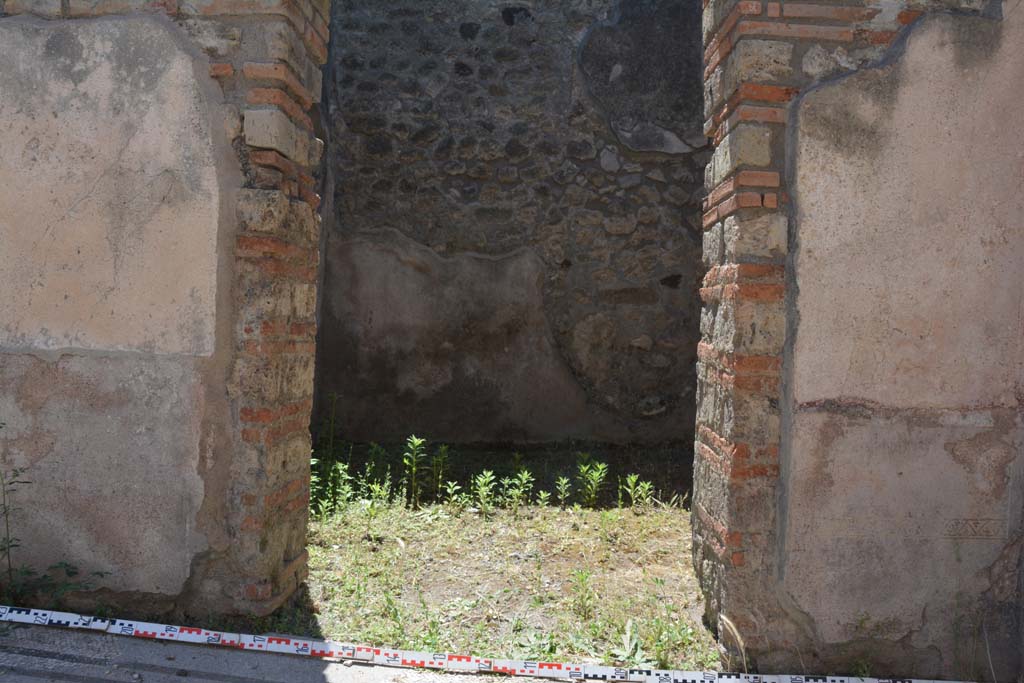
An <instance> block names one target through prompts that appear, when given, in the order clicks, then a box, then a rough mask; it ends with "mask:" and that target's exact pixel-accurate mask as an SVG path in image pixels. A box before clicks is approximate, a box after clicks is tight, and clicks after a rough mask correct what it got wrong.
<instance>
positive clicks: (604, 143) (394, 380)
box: [318, 0, 708, 442]
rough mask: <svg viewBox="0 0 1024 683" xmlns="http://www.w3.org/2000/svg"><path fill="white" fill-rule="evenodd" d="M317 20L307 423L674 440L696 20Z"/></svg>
mask: <svg viewBox="0 0 1024 683" xmlns="http://www.w3.org/2000/svg"><path fill="white" fill-rule="evenodd" d="M332 27H333V28H332V31H333V33H334V35H335V36H336V40H335V42H334V43H333V47H332V52H331V56H330V65H329V74H330V76H329V79H328V83H327V86H328V88H327V91H328V96H327V97H328V103H327V105H328V112H329V119H330V122H329V123H330V126H331V139H332V144H331V152H330V163H331V164H332V173H333V175H334V179H335V183H336V190H335V196H334V197H333V201H334V205H333V210H332V211H331V214H332V220H333V225H332V226H331V227H330V228H329V230H328V234H327V238H326V245H327V246H326V255H325V261H326V271H325V284H324V294H323V300H324V303H323V319H322V329H321V337H320V342H321V343H320V347H319V376H318V392H319V396H320V398H321V399H322V400H321V402H320V405H321V407H322V410H321V416H320V417H321V418H326V416H327V412H328V411H329V410H330V407H331V405H332V404H334V405H336V409H337V415H336V416H335V417H336V423H337V424H338V425H339V430H340V433H341V435H342V436H343V437H345V438H351V439H356V440H396V439H404V438H405V436H407V435H408V434H409V433H417V434H421V433H422V434H425V435H428V436H430V437H431V438H434V439H442V440H446V441H457V442H474V441H489V442H495V441H518V442H530V441H534V442H537V441H551V440H558V439H564V438H570V437H571V438H584V439H595V440H604V441H616V442H632V441H664V440H679V439H683V440H686V441H688V440H689V439H690V438H691V436H692V424H693V408H694V400H693V398H694V397H693V386H694V379H693V374H692V373H693V361H694V353H695V349H696V343H697V339H696V334H697V314H698V307H699V302H698V300H697V285H698V282H699V278H700V275H701V272H702V266H701V264H700V262H699V256H698V255H699V251H700V205H699V203H700V200H701V198H702V193H703V189H702V182H701V175H700V174H701V172H702V170H703V166H704V163H705V162H706V160H707V156H708V151H707V150H706V147H705V146H706V143H707V141H706V138H705V136H704V135H703V132H702V121H701V111H700V100H701V91H700V60H701V55H700V35H699V32H700V28H699V8H698V7H697V6H696V5H695V4H694V3H693V2H688V1H685V0H644V1H643V2H615V1H613V0H600V1H597V2H594V1H592V0H586V1H582V0H564V1H562V2H555V3H552V2H519V3H508V2H493V1H490V0H425V1H420V2H408V3H402V2H378V1H376V0H341V1H339V2H335V3H334V7H333V17H332ZM332 394H337V396H338V399H337V401H336V403H335V402H333V401H331V400H330V399H329V397H330V396H331V395H332Z"/></svg>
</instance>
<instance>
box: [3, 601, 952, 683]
mask: <svg viewBox="0 0 1024 683" xmlns="http://www.w3.org/2000/svg"><path fill="white" fill-rule="evenodd" d="M3 621H6V622H12V623H16V624H32V625H36V626H55V627H59V628H70V629H83V630H89V631H103V632H106V633H108V634H111V635H118V636H130V637H132V638H151V639H153V640H174V641H177V642H181V643H192V644H195V645H215V646H218V647H229V648H233V649H237V650H244V651H246V652H272V653H277V654H288V655H299V656H302V657H314V658H319V659H344V660H351V661H358V662H364V663H367V664H377V665H380V666H393V667H398V668H404V669H433V670H438V671H450V672H454V673H474V674H476V673H496V674H505V675H508V676H528V677H533V678H552V679H557V680H575V681H581V682H583V681H607V682H608V683H620V682H624V683H940V682H939V681H930V680H920V679H909V678H900V679H889V678H855V677H841V676H781V675H780V676H761V675H758V674H737V673H719V672H716V671H677V670H674V669H673V670H663V669H625V668H620V667H614V666H601V665H597V664H570V663H565V662H540V661H528V660H518V659H487V658H484V657H476V656H473V655H463V654H454V653H450V652H417V651H415V650H396V649H391V648H380V647H369V646H366V645H355V644H350V643H336V642H333V641H329V640H310V639H308V638H293V637H290V636H266V635H264V636H257V635H250V634H248V633H225V632H223V631H208V630H206V629H201V628H194V627H190V626H174V625H172V624H152V623H149V622H145V621H126V620H123V619H99V618H97V617H90V616H84V615H81V614H75V613H73V612H56V611H50V610H35V609H27V608H24V607H8V606H6V605H0V622H3ZM941 683H956V682H950V681H943V682H941Z"/></svg>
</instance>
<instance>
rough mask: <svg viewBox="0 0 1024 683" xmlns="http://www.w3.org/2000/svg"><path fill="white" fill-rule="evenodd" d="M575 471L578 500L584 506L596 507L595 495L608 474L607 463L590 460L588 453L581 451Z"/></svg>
mask: <svg viewBox="0 0 1024 683" xmlns="http://www.w3.org/2000/svg"><path fill="white" fill-rule="evenodd" d="M576 472H577V474H576V483H577V484H578V485H579V488H580V502H581V503H582V504H583V506H584V507H589V508H592V507H596V506H597V497H598V495H599V494H600V493H601V489H602V488H603V487H604V480H605V478H606V477H607V476H608V465H607V464H606V463H603V462H591V461H590V456H589V455H588V454H586V453H581V454H580V461H579V463H578V464H577V466H576Z"/></svg>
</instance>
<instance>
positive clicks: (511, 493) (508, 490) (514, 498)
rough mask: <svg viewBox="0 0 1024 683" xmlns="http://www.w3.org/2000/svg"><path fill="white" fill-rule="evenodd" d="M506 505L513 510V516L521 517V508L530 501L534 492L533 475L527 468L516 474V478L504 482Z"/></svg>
mask: <svg viewBox="0 0 1024 683" xmlns="http://www.w3.org/2000/svg"><path fill="white" fill-rule="evenodd" d="M502 485H503V487H504V498H505V503H506V504H507V505H508V506H509V507H510V508H511V509H512V516H513V517H518V516H519V508H520V507H521V506H523V505H526V504H527V503H528V502H529V501H530V493H531V492H532V491H533V475H532V474H530V471H529V470H528V469H526V468H525V467H522V468H520V469H519V471H518V472H516V476H514V477H510V478H508V479H503V480H502Z"/></svg>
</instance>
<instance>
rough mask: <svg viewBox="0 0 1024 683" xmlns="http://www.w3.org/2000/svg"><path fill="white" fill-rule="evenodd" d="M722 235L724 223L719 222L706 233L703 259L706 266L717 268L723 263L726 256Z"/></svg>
mask: <svg viewBox="0 0 1024 683" xmlns="http://www.w3.org/2000/svg"><path fill="white" fill-rule="evenodd" d="M724 247H725V245H724V242H723V235H722V223H721V221H719V222H718V223H715V224H714V225H712V226H711V227H710V228H708V229H707V230H705V231H704V243H703V254H702V258H703V261H704V265H705V266H708V267H709V268H710V267H711V266H717V265H719V264H720V263H722V259H723V257H724V255H725V250H724Z"/></svg>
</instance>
